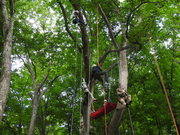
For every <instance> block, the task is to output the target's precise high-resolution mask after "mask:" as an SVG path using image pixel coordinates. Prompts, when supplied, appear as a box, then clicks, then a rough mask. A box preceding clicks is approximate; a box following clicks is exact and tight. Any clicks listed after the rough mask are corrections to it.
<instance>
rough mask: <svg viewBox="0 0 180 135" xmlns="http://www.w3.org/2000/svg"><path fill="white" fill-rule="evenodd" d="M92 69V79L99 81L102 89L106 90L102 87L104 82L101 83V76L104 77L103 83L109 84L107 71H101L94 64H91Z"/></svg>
mask: <svg viewBox="0 0 180 135" xmlns="http://www.w3.org/2000/svg"><path fill="white" fill-rule="evenodd" d="M92 67H93V69H92V78H94V79H95V80H96V79H98V80H99V81H101V83H102V87H103V88H104V89H105V90H106V88H105V86H104V81H103V79H102V77H101V75H105V81H106V82H107V83H109V81H108V73H107V71H102V69H101V67H100V66H98V65H96V64H93V66H92Z"/></svg>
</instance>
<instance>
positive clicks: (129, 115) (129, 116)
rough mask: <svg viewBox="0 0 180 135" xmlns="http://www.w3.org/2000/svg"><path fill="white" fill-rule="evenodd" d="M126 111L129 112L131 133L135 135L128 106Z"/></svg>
mask: <svg viewBox="0 0 180 135" xmlns="http://www.w3.org/2000/svg"><path fill="white" fill-rule="evenodd" d="M128 113H129V118H130V122H131V128H132V133H133V135H135V133H134V128H133V123H132V119H131V114H130V109H129V107H128Z"/></svg>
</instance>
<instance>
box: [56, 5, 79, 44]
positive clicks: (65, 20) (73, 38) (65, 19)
mask: <svg viewBox="0 0 180 135" xmlns="http://www.w3.org/2000/svg"><path fill="white" fill-rule="evenodd" d="M58 4H59V5H60V7H61V10H62V13H63V16H64V22H65V27H66V31H67V32H68V33H69V35H70V37H71V38H72V40H73V41H74V42H76V38H75V37H74V36H73V35H72V33H71V32H70V30H69V27H68V22H67V16H66V12H65V9H64V7H63V5H62V3H61V2H58Z"/></svg>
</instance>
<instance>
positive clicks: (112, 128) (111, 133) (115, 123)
mask: <svg viewBox="0 0 180 135" xmlns="http://www.w3.org/2000/svg"><path fill="white" fill-rule="evenodd" d="M125 44H126V43H124V45H125ZM127 83H128V69H127V60H126V50H124V51H121V52H120V53H119V88H121V89H123V90H125V91H126V92H127ZM125 109H126V107H125V106H123V105H122V104H121V103H119V102H118V103H117V107H116V110H115V112H114V115H113V116H112V118H111V121H110V122H109V125H108V131H107V132H108V133H107V134H108V135H115V134H116V132H117V130H118V128H119V126H120V122H121V120H122V117H123V114H124V112H125Z"/></svg>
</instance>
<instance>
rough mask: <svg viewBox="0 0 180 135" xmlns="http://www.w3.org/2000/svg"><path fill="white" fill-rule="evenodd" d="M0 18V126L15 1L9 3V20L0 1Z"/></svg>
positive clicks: (8, 76) (7, 82)
mask: <svg viewBox="0 0 180 135" xmlns="http://www.w3.org/2000/svg"><path fill="white" fill-rule="evenodd" d="M0 5H1V17H2V25H3V52H2V72H1V78H0V124H1V120H2V116H3V113H4V109H5V106H6V101H7V96H8V91H9V86H10V80H11V52H12V39H13V28H14V16H15V1H14V0H10V1H9V8H10V13H9V14H10V18H8V16H9V15H8V10H7V4H6V0H1V3H0Z"/></svg>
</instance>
